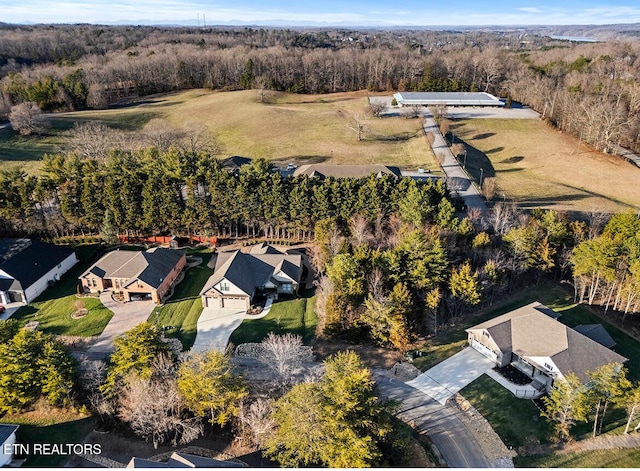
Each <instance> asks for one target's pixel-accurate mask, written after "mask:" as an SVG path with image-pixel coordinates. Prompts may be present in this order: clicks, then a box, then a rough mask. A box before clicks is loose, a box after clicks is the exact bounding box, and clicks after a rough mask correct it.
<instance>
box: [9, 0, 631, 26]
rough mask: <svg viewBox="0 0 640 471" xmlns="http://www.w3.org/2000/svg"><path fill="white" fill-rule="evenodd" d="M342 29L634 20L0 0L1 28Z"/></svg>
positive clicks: (581, 11) (555, 12)
mask: <svg viewBox="0 0 640 471" xmlns="http://www.w3.org/2000/svg"><path fill="white" fill-rule="evenodd" d="M203 18H206V24H207V25H221V24H233V23H235V22H245V23H255V24H270V22H272V23H271V24H276V23H277V24H283V23H284V24H291V25H295V24H300V23H306V24H326V25H334V26H338V25H349V26H422V25H424V26H429V25H456V26H472V25H473V26H475V25H569V24H613V23H638V22H640V2H638V1H637V0H633V1H629V0H620V3H613V2H611V1H610V0H609V1H607V0H604V1H602V0H582V1H576V0H562V1H558V0H535V1H533V0H480V1H479V0H454V1H452V2H446V1H444V2H436V1H434V0H403V1H401V2H398V1H397V0H393V1H392V0H384V1H383V0H342V1H340V0H322V1H318V0H311V1H306V0H269V1H264V0H232V1H230V0H135V1H134V0H92V1H90V2H89V1H83V0H64V1H56V0H0V22H5V23H94V24H95V23H98V24H110V23H128V24H147V23H151V24H170V23H176V24H177V23H180V24H187V23H191V24H193V25H196V24H198V20H199V21H200V24H202V22H203Z"/></svg>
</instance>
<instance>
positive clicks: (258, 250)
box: [249, 242, 283, 255]
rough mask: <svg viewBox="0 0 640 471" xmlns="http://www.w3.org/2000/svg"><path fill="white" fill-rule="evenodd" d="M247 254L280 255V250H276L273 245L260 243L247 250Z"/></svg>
mask: <svg viewBox="0 0 640 471" xmlns="http://www.w3.org/2000/svg"><path fill="white" fill-rule="evenodd" d="M249 253H251V254H254V255H258V254H276V255H279V254H282V253H283V252H281V251H280V250H278V249H276V248H275V247H274V246H273V245H269V244H267V243H266V242H262V243H261V244H256V245H254V246H253V247H251V249H250V250H249Z"/></svg>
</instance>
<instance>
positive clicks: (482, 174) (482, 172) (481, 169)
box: [480, 167, 484, 189]
mask: <svg viewBox="0 0 640 471" xmlns="http://www.w3.org/2000/svg"><path fill="white" fill-rule="evenodd" d="M483 176H484V169H483V168H482V167H480V188H481V189H482V177H483Z"/></svg>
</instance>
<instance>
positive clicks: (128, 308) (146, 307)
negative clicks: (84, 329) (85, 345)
mask: <svg viewBox="0 0 640 471" xmlns="http://www.w3.org/2000/svg"><path fill="white" fill-rule="evenodd" d="M100 302H102V304H103V305H104V307H106V308H107V309H109V310H110V311H111V312H113V317H112V318H111V320H110V321H109V323H108V324H107V326H106V327H105V328H104V330H103V331H102V334H100V337H98V340H97V341H96V343H94V344H93V346H92V347H91V348H89V350H87V356H88V357H90V358H92V359H97V358H104V357H107V356H108V355H110V354H111V353H112V352H113V350H114V346H113V341H114V339H115V338H116V337H120V336H121V335H122V334H124V333H125V332H126V331H127V330H130V329H133V328H134V327H135V326H137V325H138V324H141V323H142V322H144V321H146V320H147V319H148V318H149V316H150V315H151V312H152V311H153V308H155V307H156V305H155V303H154V302H153V301H130V302H128V303H120V302H117V301H114V300H113V299H111V291H104V292H102V293H100Z"/></svg>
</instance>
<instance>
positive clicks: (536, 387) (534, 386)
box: [487, 368, 546, 399]
mask: <svg viewBox="0 0 640 471" xmlns="http://www.w3.org/2000/svg"><path fill="white" fill-rule="evenodd" d="M487 376H489V377H490V378H491V379H493V380H494V381H495V382H496V383H498V384H500V385H501V386H502V387H503V388H505V389H507V390H509V391H510V392H511V394H513V395H514V396H516V397H519V398H522V399H537V398H539V397H540V396H542V395H543V394H544V393H545V392H546V387H545V385H544V384H541V383H538V382H537V381H531V383H529V384H516V383H512V382H511V381H509V380H508V379H507V378H505V377H504V376H503V375H501V374H500V373H499V372H498V371H497V370H496V369H495V368H493V369H491V370H489V371H487Z"/></svg>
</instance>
